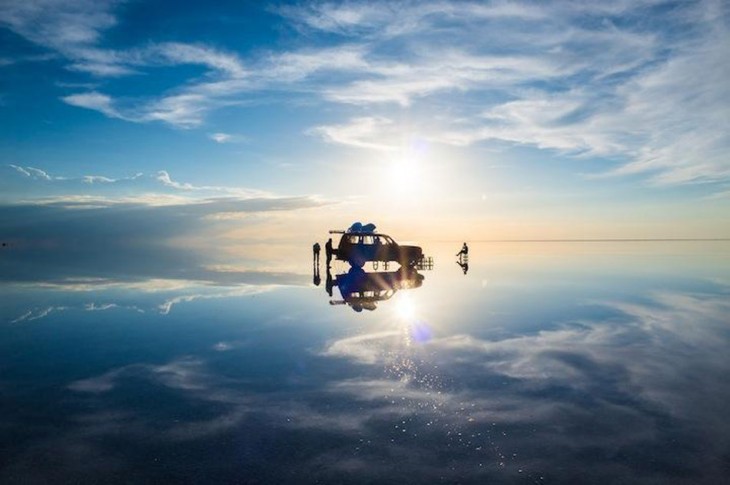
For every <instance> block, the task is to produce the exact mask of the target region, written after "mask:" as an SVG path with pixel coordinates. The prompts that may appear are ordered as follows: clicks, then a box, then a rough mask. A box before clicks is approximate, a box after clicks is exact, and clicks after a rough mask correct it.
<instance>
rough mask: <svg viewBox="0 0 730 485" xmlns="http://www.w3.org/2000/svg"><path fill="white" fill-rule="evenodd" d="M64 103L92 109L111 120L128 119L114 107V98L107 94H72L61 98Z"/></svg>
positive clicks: (92, 92)
mask: <svg viewBox="0 0 730 485" xmlns="http://www.w3.org/2000/svg"><path fill="white" fill-rule="evenodd" d="M61 100H63V102H64V103H67V104H70V105H71V106H78V107H80V108H86V109H91V110H95V111H99V112H100V113H104V114H105V115H106V116H108V117H109V118H119V119H127V118H125V117H124V116H122V115H121V114H120V113H119V112H118V111H117V110H116V108H114V107H113V106H112V98H110V97H109V96H107V95H106V94H101V93H97V92H94V91H91V92H88V93H82V94H72V95H69V96H64V97H62V98H61Z"/></svg>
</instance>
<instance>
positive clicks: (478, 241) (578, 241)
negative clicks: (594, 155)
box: [433, 238, 730, 243]
mask: <svg viewBox="0 0 730 485" xmlns="http://www.w3.org/2000/svg"><path fill="white" fill-rule="evenodd" d="M456 241H461V239H452V240H445V239H444V240H441V239H440V240H433V242H444V243H446V242H448V243H452V242H456ZM469 242H470V243H496V242H499V243H502V242H529V243H568V242H569V243H601V242H730V238H684V239H683V238H649V239H473V240H471V241H469Z"/></svg>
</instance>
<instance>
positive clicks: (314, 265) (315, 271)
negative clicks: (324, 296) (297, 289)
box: [312, 243, 322, 286]
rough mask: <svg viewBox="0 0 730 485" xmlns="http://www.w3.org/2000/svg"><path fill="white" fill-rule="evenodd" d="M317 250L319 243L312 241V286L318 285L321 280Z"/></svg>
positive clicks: (318, 249)
mask: <svg viewBox="0 0 730 485" xmlns="http://www.w3.org/2000/svg"><path fill="white" fill-rule="evenodd" d="M319 251H320V246H319V243H314V246H312V253H313V255H312V272H313V276H312V283H314V286H319V284H320V283H321V282H322V278H321V276H320V275H319Z"/></svg>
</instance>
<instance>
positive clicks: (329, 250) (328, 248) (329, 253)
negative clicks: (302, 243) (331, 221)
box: [324, 238, 332, 268]
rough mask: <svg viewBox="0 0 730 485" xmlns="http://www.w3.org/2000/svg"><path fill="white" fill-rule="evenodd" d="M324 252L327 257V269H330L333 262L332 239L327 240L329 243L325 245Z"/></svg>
mask: <svg viewBox="0 0 730 485" xmlns="http://www.w3.org/2000/svg"><path fill="white" fill-rule="evenodd" d="M324 252H325V254H326V256H327V267H328V268H329V267H330V261H332V238H329V239H327V243H326V244H325V245H324Z"/></svg>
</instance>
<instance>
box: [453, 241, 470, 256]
mask: <svg viewBox="0 0 730 485" xmlns="http://www.w3.org/2000/svg"><path fill="white" fill-rule="evenodd" d="M462 254H463V255H464V256H466V255H467V254H469V246H467V245H466V243H464V245H463V246H461V251H459V252H458V253H456V255H457V256H461V255H462Z"/></svg>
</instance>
